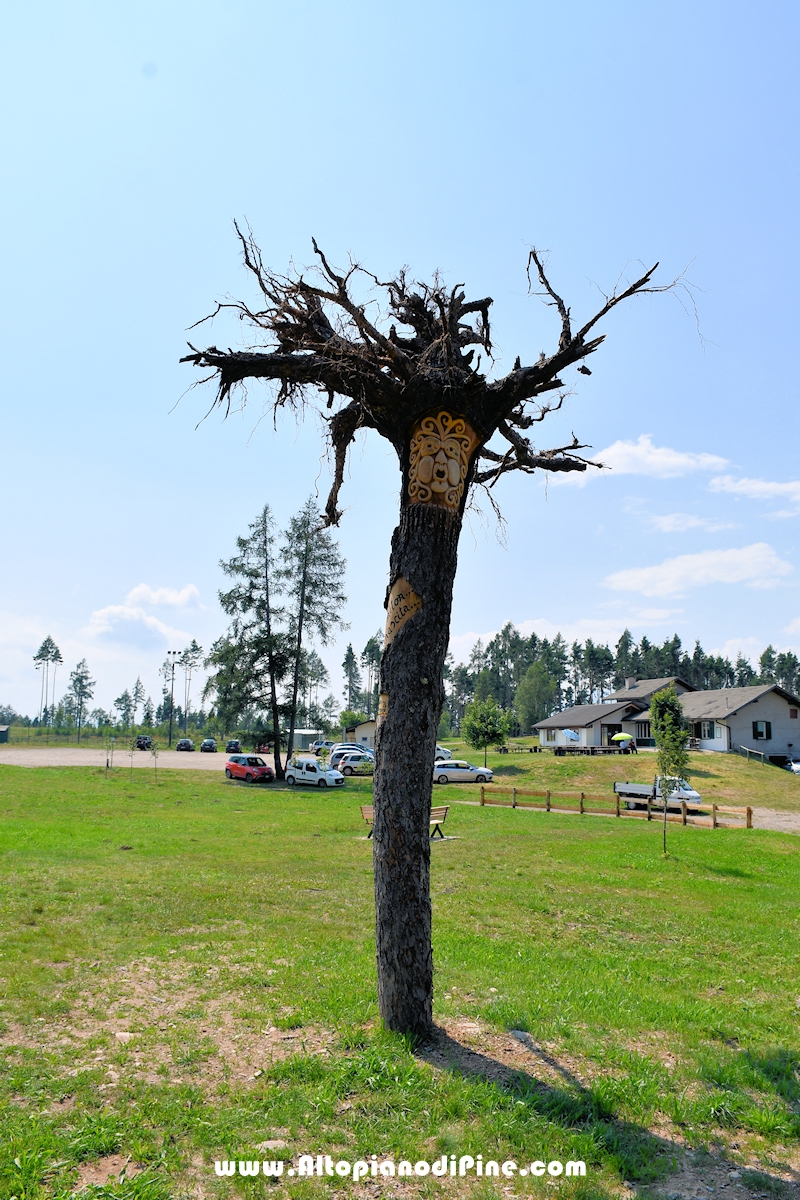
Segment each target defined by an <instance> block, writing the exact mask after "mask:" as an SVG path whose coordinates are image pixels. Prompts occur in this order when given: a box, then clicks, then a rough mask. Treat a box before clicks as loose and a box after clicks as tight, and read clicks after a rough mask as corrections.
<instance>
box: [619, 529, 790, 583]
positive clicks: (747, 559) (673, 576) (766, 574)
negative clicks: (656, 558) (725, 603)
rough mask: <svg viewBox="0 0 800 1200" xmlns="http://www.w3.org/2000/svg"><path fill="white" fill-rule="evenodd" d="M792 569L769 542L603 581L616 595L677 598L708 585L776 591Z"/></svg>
mask: <svg viewBox="0 0 800 1200" xmlns="http://www.w3.org/2000/svg"><path fill="white" fill-rule="evenodd" d="M791 572H792V566H791V564H790V563H788V562H785V561H784V560H783V559H781V558H779V557H778V555H777V554H776V553H775V551H774V550H773V549H772V547H771V546H769V545H767V543H766V542H754V543H753V545H752V546H743V547H742V548H741V549H740V550H709V551H705V552H704V553H702V554H681V555H678V557H677V558H667V559H665V560H664V562H662V563H659V564H658V565H657V566H653V567H629V568H628V569H627V570H624V571H616V572H615V573H614V574H613V575H608V576H607V577H606V579H605V580H604V582H605V584H606V586H607V587H610V588H614V589H615V590H616V591H630V592H641V593H642V594H643V595H645V596H675V595H678V594H679V593H681V592H684V591H686V590H687V589H688V588H692V587H700V586H703V585H705V584H709V583H746V584H747V585H748V586H749V587H761V588H763V587H774V586H775V585H776V584H777V583H778V582H779V580H780V579H782V578H784V577H785V576H786V575H789V574H791Z"/></svg>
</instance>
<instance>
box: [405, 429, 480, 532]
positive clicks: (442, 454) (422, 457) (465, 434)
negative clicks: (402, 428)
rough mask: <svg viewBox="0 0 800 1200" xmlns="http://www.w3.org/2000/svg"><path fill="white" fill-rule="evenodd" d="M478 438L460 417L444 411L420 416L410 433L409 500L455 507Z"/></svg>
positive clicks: (410, 501) (415, 502)
mask: <svg viewBox="0 0 800 1200" xmlns="http://www.w3.org/2000/svg"><path fill="white" fill-rule="evenodd" d="M478 440H479V439H478V437H477V435H476V433H475V431H474V429H473V428H472V427H471V425H470V424H469V422H468V421H466V420H465V419H464V418H463V417H457V416H453V414H452V413H449V412H444V411H442V412H438V413H436V414H432V415H431V416H428V417H422V418H421V420H419V421H418V422H417V424H416V425H415V426H414V429H413V431H412V434H411V447H410V452H409V465H408V499H409V503H410V504H439V505H443V506H444V507H445V508H453V509H457V508H458V506H459V504H460V503H461V497H462V495H463V494H464V483H465V481H466V478H467V471H468V469H469V460H470V458H471V457H472V452H473V451H474V449H475V447H476V446H477V445H478Z"/></svg>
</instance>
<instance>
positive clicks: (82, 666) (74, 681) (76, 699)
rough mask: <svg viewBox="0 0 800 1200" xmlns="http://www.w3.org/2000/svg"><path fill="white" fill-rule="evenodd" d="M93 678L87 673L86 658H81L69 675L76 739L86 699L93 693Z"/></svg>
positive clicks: (79, 738) (79, 736)
mask: <svg viewBox="0 0 800 1200" xmlns="http://www.w3.org/2000/svg"><path fill="white" fill-rule="evenodd" d="M94 688H95V680H94V679H92V678H91V676H90V674H89V667H88V665H87V663H86V659H85V658H82V659H81V661H80V662H79V663H78V665H77V667H76V668H75V670H74V671H72V672H71V674H70V677H69V694H70V696H71V697H72V700H73V705H74V713H75V721H76V723H77V726H78V741H79V742H80V740H81V726H82V724H83V715H84V710H85V708H86V704H87V701H89V700H91V698H92V696H93V695H94Z"/></svg>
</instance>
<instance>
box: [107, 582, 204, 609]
mask: <svg viewBox="0 0 800 1200" xmlns="http://www.w3.org/2000/svg"><path fill="white" fill-rule="evenodd" d="M199 601H200V592H199V590H198V589H197V588H196V587H195V585H194V584H193V583H187V585H186V587H184V588H181V589H180V591H179V590H178V589H177V588H171V587H151V586H150V584H149V583H139V584H137V585H136V587H135V588H133V589H132V591H130V592H128V594H127V596H126V597H125V603H126V604H127V605H130V606H131V607H133V608H135V607H137V606H138V605H140V604H145V605H147V606H148V607H149V608H159V607H161V606H164V605H166V606H169V607H170V608H187V607H188V606H189V605H190V604H198V603H199Z"/></svg>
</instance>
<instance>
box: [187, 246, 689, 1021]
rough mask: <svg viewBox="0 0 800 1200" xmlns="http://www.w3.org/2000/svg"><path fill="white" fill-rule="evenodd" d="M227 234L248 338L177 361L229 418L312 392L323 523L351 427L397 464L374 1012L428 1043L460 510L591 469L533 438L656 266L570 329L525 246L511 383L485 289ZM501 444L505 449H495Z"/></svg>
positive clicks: (328, 517)
mask: <svg viewBox="0 0 800 1200" xmlns="http://www.w3.org/2000/svg"><path fill="white" fill-rule="evenodd" d="M237 233H238V235H239V238H240V241H241V245H242V249H243V254H244V263H245V266H246V268H247V269H248V270H249V271H250V273H251V275H252V277H253V280H254V281H255V284H256V287H257V290H258V293H259V295H258V301H257V303H256V304H255V305H250V304H248V303H245V302H243V301H229V302H226V303H225V304H219V305H218V306H217V309H216V310H215V313H214V314H212V315H216V313H217V312H219V311H221V310H222V309H225V308H230V309H232V310H233V312H234V313H235V314H236V315H237V316H238V317H239V318H240V319H241V321H242V322H243V323H244V325H245V326H246V327H247V328H248V330H249V334H250V335H251V337H252V342H251V345H250V346H249V347H248V348H246V349H241V350H231V349H227V350H220V349H218V348H217V347H216V346H213V345H211V346H208V347H207V348H206V349H199V348H198V347H196V346H191V345H190V351H191V352H190V353H189V354H188V355H186V357H185V358H184V359H183V361H184V362H190V363H192V364H193V365H195V366H197V367H199V368H201V369H202V370H203V371H206V372H208V374H206V375H205V376H204V379H205V380H207V381H210V380H212V379H213V380H215V381H216V384H217V395H216V403H217V404H219V405H221V406H222V408H223V409H225V410H226V411H228V410H229V409H230V403H231V395H232V393H233V392H234V389H236V388H237V387H240V386H242V385H246V383H247V382H248V381H250V380H262V381H265V382H267V383H272V384H273V385H274V392H273V406H274V410H275V411H276V412H277V411H278V410H279V409H280V408H281V407H283V406H286V405H289V406H293V407H296V408H297V409H298V410H299V409H302V408H303V406H304V405H305V404H307V403H308V402H309V401H310V399H311V398H312V396H313V395H314V393H316V394H318V395H319V396H320V397H321V405H320V408H321V413H322V415H323V416H324V417H325V419H326V421H327V427H328V434H329V439H330V448H331V456H332V474H333V483H332V487H331V491H330V495H329V497H328V500H327V504H326V508H325V512H324V517H323V523H324V524H327V525H332V524H334V525H335V524H338V522H339V519H340V517H341V515H342V513H341V511H340V509H339V507H338V502H339V493H340V490H341V487H342V484H343V481H344V473H345V464H346V460H347V453H348V450H349V448H350V446H351V444H352V443H353V440H354V438H355V437H356V435H357V433H358V431H359V430H362V429H372V430H375V431H376V432H377V433H378V434H380V435H381V436H382V437H384V438H386V439H387V441H389V442H390V443H391V445H392V446H393V447H394V450H395V452H396V454H397V459H398V465H399V469H400V473H401V489H400V514H399V521H398V524H397V528H396V529H395V531H394V534H393V536H392V546H391V553H390V559H389V579H388V586H387V591H386V609H387V621H386V631H385V636H384V645H383V653H382V657H381V668H380V686H379V703H378V714H377V720H378V724H377V730H376V766H375V776H374V805H375V821H374V833H373V845H374V850H373V855H374V877H375V904H376V941H377V946H376V953H377V964H378V1003H379V1009H380V1014H381V1017H382V1019H383V1022H384V1024H385V1026H387V1027H388V1028H390V1029H395V1030H401V1031H405V1032H410V1033H419V1034H424V1033H427V1032H428V1031H429V1030H430V1028H431V1026H432V1019H433V1018H432V1001H433V953H432V941H431V902H430V846H429V842H428V817H429V810H430V803H431V788H432V775H433V761H434V753H435V746H436V734H437V729H438V725H439V716H440V713H441V710H442V704H443V700H444V686H443V676H442V671H443V665H444V659H445V653H446V651H447V645H448V639H449V630H450V608H451V602H452V593H453V580H454V578H455V573H456V564H457V554H458V540H459V534H460V531H461V525H462V519H463V514H464V508H465V505H466V503H467V501H468V498H469V496H470V493H471V492H472V491H473V489H475V488H483V489H485V491H486V495H487V496H488V497H489V499H490V500H491V501H492V503H494V492H493V490H492V489H493V488H494V485H495V484H496V483H497V481H498V480H499V479H500V478H501V477H502V476H504V475H506V474H510V473H511V472H513V471H522V472H524V473H526V474H533V473H534V472H536V471H557V472H568V471H585V470H586V467H587V465H588V460H587V459H586V458H585V457H583V456H582V455H581V453H580V451H581V450H582V449H584V447H583V446H582V445H581V443H580V442H579V441H578V439H577V437H575V436H574V435H573V437H572V439H571V441H570V442H569V443H568V444H566V445H562V446H556V447H553V448H550V449H544V450H543V449H539V448H538V447H537V446H535V445H534V443H533V441H532V440H531V436H530V431H531V430H532V429H533V428H534V426H535V425H536V424H538V423H539V422H541V421H543V420H544V419H545V418H546V417H547V415H548V413H551V412H553V411H554V410H557V409H559V408H560V407H561V405H562V403H563V400H564V398H565V384H564V382H563V381H562V378H561V375H562V373H563V372H564V371H566V370H567V368H569V367H571V366H574V365H577V364H581V365H580V366H578V370H579V371H582V372H583V374H585V375H589V374H591V372H590V371H589V368H588V367H586V366H585V365H584V360H585V359H586V358H588V357H589V356H590V355H591V354H594V353H595V351H597V350H598V349H599V347H600V345H601V344H602V342H603V340H604V338H603V335H602V334H598V333H597V332H596V326H597V324H598V322H599V321H601V320H602V319H603V318H604V317H605V316H607V315H608V313H609V312H611V310H612V309H614V308H615V307H616V306H617V305H618V304H620V303H621V302H622V301H624V300H626V299H628V298H629V297H632V296H634V295H641V294H644V293H647V292H656V291H664V290H666V288H665V287H658V286H655V285H654V284H653V282H652V278H653V273H654V271H655V267H653V268H651V269H650V270H648V271H645V272H644V273H643V274H642V275H641V276H640V277H639V278H638V279H636V280H635V281H633V282H632V283H630V284H628V285H626V286H620V287H619V288H617V289H615V290H614V291H613V292H612V293H611V294H610V295H608V296H606V297H605V298H604V301H603V303H602V304H601V306H600V307H599V309H598V310H597V311H596V312H595V313H594V314H593V315H592V316H591V317H589V319H588V320H586V321H585V322H583V323H582V324H581V325H579V327H578V328H574V327H573V323H572V318H571V314H570V309H569V308H568V307H567V305H566V304H565V303H564V301H563V299H562V298H561V297H560V296H559V295H558V294H557V292H556V291H555V290H554V288H553V287H552V286H551V284H550V282H549V279H548V277H547V274H546V272H545V265H544V261H543V258H542V256H541V255H540V254H539V253H538V252H537V251H536V250H532V251H531V252H530V255H529V259H528V278H529V280H530V282H531V287H532V289H533V290H535V291H536V292H537V293H538V294H540V295H541V296H542V297H543V299H544V301H545V303H547V304H549V305H552V306H553V307H554V309H555V311H556V313H557V314H558V318H559V322H560V330H559V334H558V342H557V345H556V347H555V349H554V350H553V352H552V353H551V354H545V353H544V352H542V353H541V354H540V356H539V358H538V360H537V361H535V362H533V363H531V364H528V365H523V364H522V362H521V361H520V359H519V358H517V359H516V362H515V363H514V366H513V369H512V370H511V371H510V372H509V373H508V374H506V375H504V376H502V377H501V378H490V377H489V375H487V374H485V373H484V372H482V371H481V362H482V358H483V357H484V356H487V357H488V358H489V359H490V360H491V353H492V339H491V331H490V324H489V309H490V307H491V304H492V300H491V298H490V297H488V296H486V297H482V298H479V299H477V300H468V299H467V298H466V294H465V292H464V290H463V289H462V287H461V285H457V286H456V287H453V288H447V287H445V285H444V283H443V281H442V280H441V279H440V278H439V277H438V276H436V277H434V279H433V281H432V282H431V283H429V284H428V283H416V282H413V281H412V280H411V279H410V278H409V276H408V275H407V273H406V272H405V271H401V272H400V273H399V275H397V276H396V277H395V278H394V279H390V280H388V281H386V282H384V283H382V282H380V281H379V280H378V279H377V278H376V277H375V276H374V275H372V274H370V273H369V272H366V271H364V270H363V269H362V268H361V267H360V266H358V264H351V265H350V267H349V268H348V270H347V271H345V272H341V271H338V270H336V269H335V268H334V267H333V266H332V265H331V264H330V262H329V260H328V258H327V257H326V256H325V254H324V253H323V252H322V251H321V250H320V249H319V247H318V246H317V244H316V242H314V243H313V246H314V252H315V254H316V257H317V266H316V267H315V268H314V269H313V270H309V271H307V272H296V271H292V272H291V273H290V274H288V275H281V274H277V273H275V272H274V271H272V270H270V269H268V268H267V267H266V266H265V264H264V262H263V259H262V255H261V252H260V250H259V248H258V246H257V245H256V243H255V240H254V238H253V235H252V233H251V232H250V231H249V230H248V231H247V232H246V233H243V232H242V231H241V230H240V229H239V227H238V226H237ZM361 283H367V284H368V285H369V288H370V289H371V294H368V295H366V297H365V298H364V299H359V295H358V294H357V292H356V289H357V288H358V287H359V286H360V285H361ZM667 286H672V285H667ZM476 352H477V358H476ZM548 398H549V399H548ZM496 436H497V437H498V438H499V440H500V443H501V444H500V445H498V446H497V448H495V446H494V445H490V442H492V441H493V439H495V437H496ZM594 465H599V464H594Z"/></svg>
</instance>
